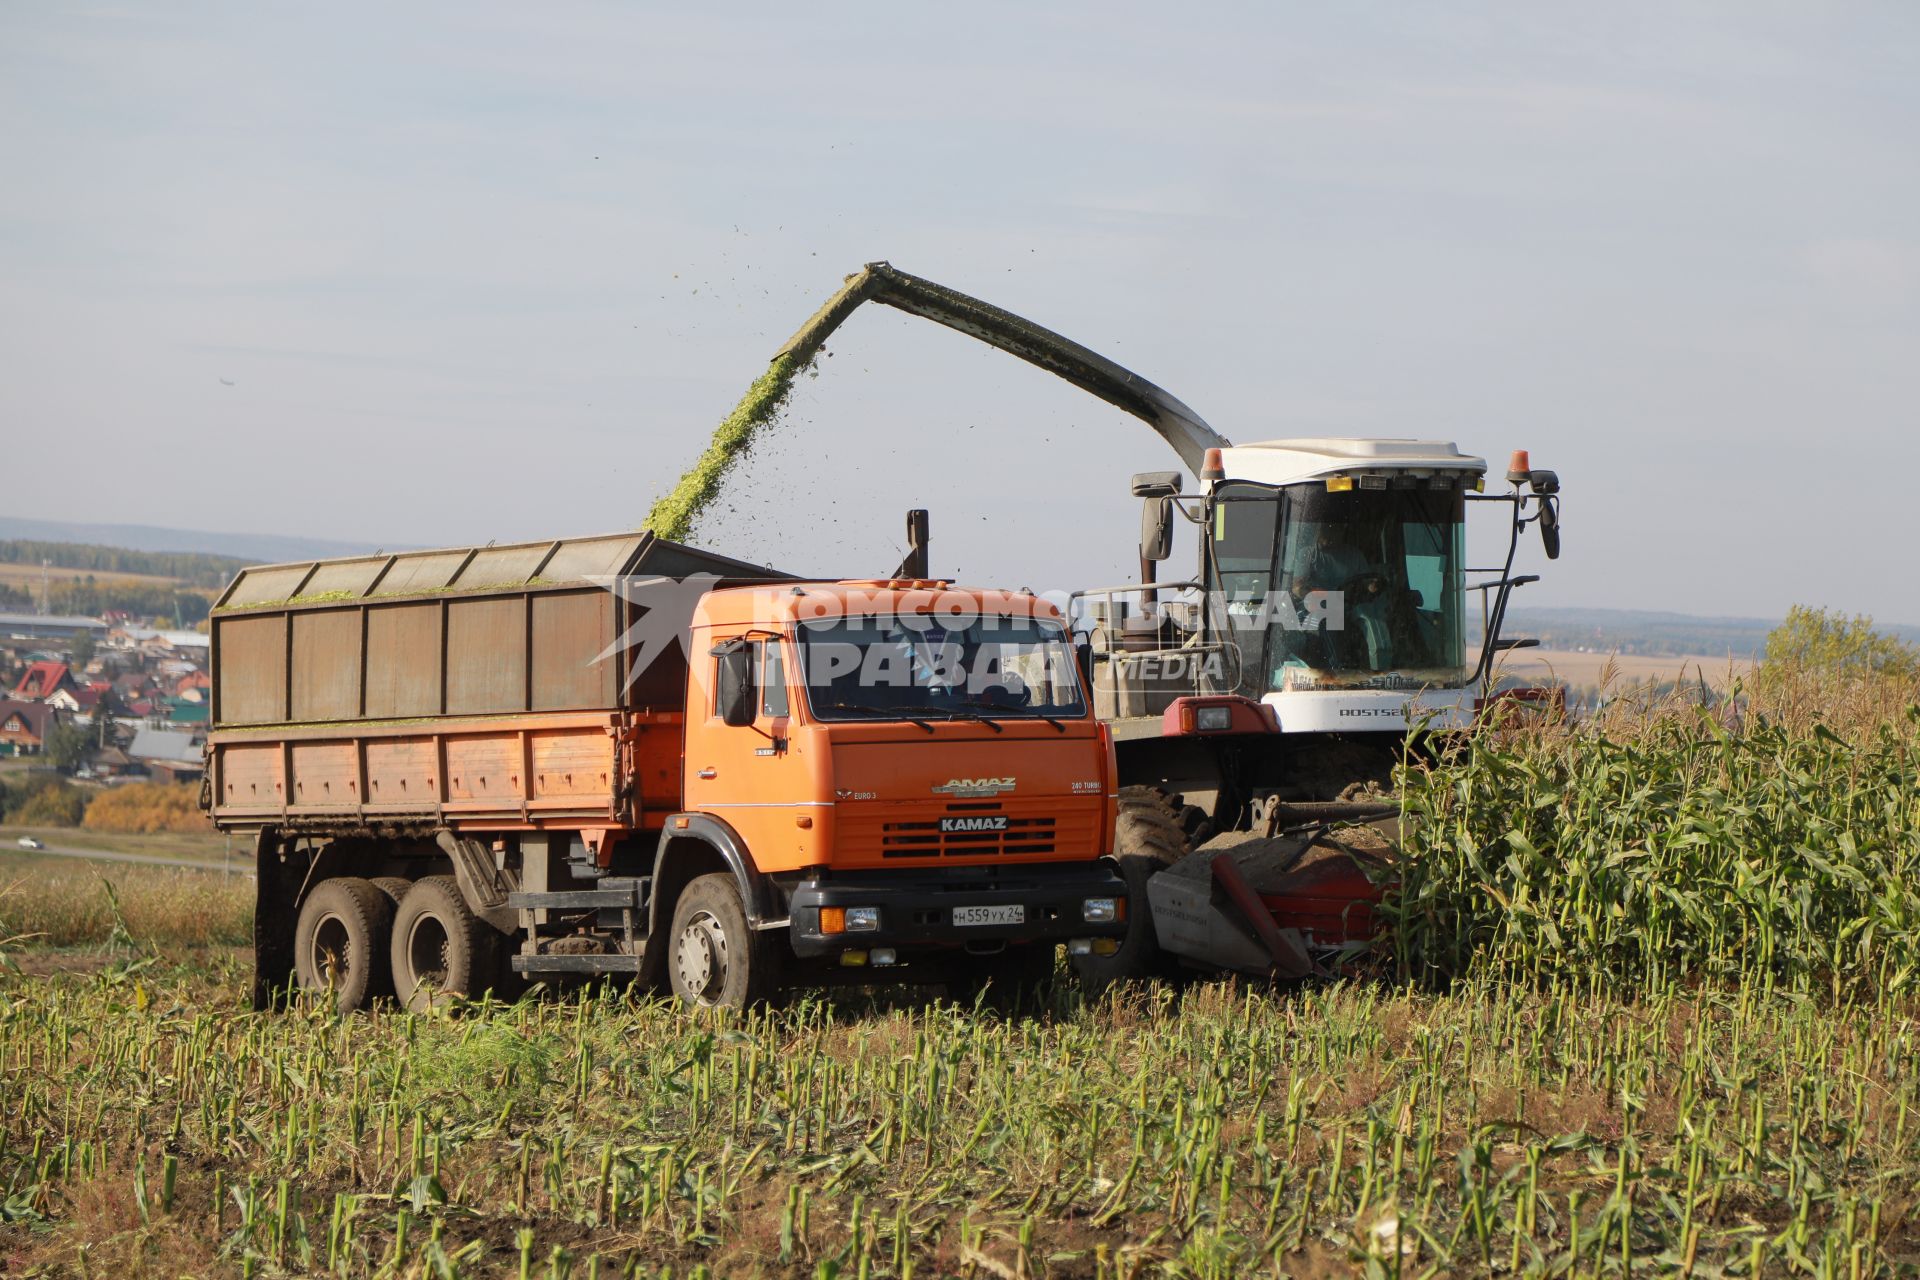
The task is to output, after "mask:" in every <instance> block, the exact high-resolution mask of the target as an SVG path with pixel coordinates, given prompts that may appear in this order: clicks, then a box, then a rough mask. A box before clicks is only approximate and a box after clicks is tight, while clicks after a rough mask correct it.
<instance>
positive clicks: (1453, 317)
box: [0, 3, 1920, 622]
mask: <svg viewBox="0 0 1920 1280" xmlns="http://www.w3.org/2000/svg"><path fill="white" fill-rule="evenodd" d="M718 9H719V7H717V6H697V7H684V8H671V7H655V6H640V5H606V6H594V5H554V6H527V5H516V6H475V5H461V6H453V5H447V6H439V7H432V6H419V7H415V6H407V7H400V6H378V7H374V6H355V5H329V6H308V7H304V8H299V9H295V8H292V7H279V6H261V5H204V6H192V5H180V6H166V7H164V8H162V7H158V6H139V7H127V8H112V7H93V6H87V5H76V4H62V5H53V4H34V3H16V4H13V5H10V6H8V7H7V8H6V9H5V10H4V11H3V12H0V37H3V38H0V119H4V121H5V127H4V128H0V173H4V174H6V175H8V176H7V179H6V181H4V182H0V351H4V352H5V353H6V354H5V361H6V376H5V378H4V379H0V422H3V423H4V424H5V436H6V440H7V443H8V444H9V445H10V446H11V447H10V448H9V450H8V453H9V455H10V456H12V457H14V458H16V459H17V458H19V457H21V456H23V455H22V452H21V446H22V445H23V444H24V443H26V442H29V441H34V440H54V441H58V442H59V444H60V446H61V449H62V452H63V454H64V455H65V456H66V457H67V458H69V459H71V460H72V462H73V464H74V465H75V466H76V467H77V468H78V471H79V476H78V478H76V473H75V471H73V470H68V471H64V472H62V473H60V474H61V479H60V480H59V482H57V483H56V482H54V481H53V479H52V477H51V476H48V477H46V478H44V479H43V478H41V477H40V476H39V475H35V476H33V478H30V479H28V480H27V481H26V482H25V483H22V482H21V481H20V478H19V476H18V474H17V473H16V474H15V475H14V476H12V477H10V479H11V480H12V481H13V483H10V484H9V485H8V486H7V495H8V496H7V507H8V510H9V513H10V514H15V515H22V516H37V517H44V518H53V519H59V518H71V519H85V520H102V519H118V520H123V521H128V522H142V523H152V524H176V525H182V526H188V527H200V528H218V529H229V530H271V531H276V532H286V533H297V534H305V535H309V536H315V537H333V538H353V539H363V540H367V541H372V542H376V543H391V544H396V545H397V544H412V545H423V544H437V543H457V542H467V541H485V540H487V539H500V540H508V539H517V538H532V537H543V536H550V535H557V534H561V533H583V532H594V531H599V530H603V529H613V528H622V527H629V526H631V525H633V524H635V523H636V522H637V521H638V520H639V519H641V518H642V517H643V516H644V514H645V512H646V510H647V508H648V506H649V505H650V503H651V501H652V499H653V498H654V497H655V496H656V495H657V494H658V493H659V492H660V491H662V490H663V489H665V488H666V487H667V486H668V485H670V484H671V483H672V481H673V480H674V478H675V477H676V476H677V475H678V474H679V472H680V470H681V468H682V467H683V466H684V465H685V464H686V463H687V462H688V461H689V460H690V459H691V458H692V457H693V456H694V455H695V454H696V453H697V452H698V450H699V449H700V448H701V447H702V445H703V443H704V440H705V436H706V433H707V431H708V430H709V429H710V428H711V426H712V424H713V423H714V422H715V421H717V420H718V419H719V418H720V416H721V415H722V414H724V413H725V412H726V410H727V409H728V408H729V407H730V406H731V405H732V403H733V401H734V400H735V398H736V397H737V396H738V395H739V393H740V391H741V390H742V389H743V388H744V387H745V386H746V384H747V383H748V382H749V381H750V380H751V379H752V378H753V377H755V376H756V375H757V374H758V373H759V372H760V371H761V369H762V368H763V367H764V364H765V361H766V359H767V358H768V357H769V356H770V355H771V354H772V352H773V350H774V349H775V348H776V347H777V346H778V345H779V343H780V342H781V341H782V340H783V339H784V338H785V336H786V335H787V334H788V333H789V332H790V331H791V330H792V329H793V328H794V327H795V326H797V325H798V324H799V322H800V321H801V320H802V319H804V318H805V317H806V315H807V314H808V313H809V312H810V311H811V310H812V309H813V307H814V306H815V305H817V303H818V302H819V301H820V300H821V299H822V298H823V297H824V296H825V295H826V294H827V293H829V292H831V291H832V289H833V288H835V287H836V286H837V284H838V282H839V280H840V278H841V276H843V275H844V274H845V273H847V272H849V271H852V270H854V269H855V268H857V267H858V266H859V265H860V264H861V263H862V262H864V261H868V260H870V259H875V258H883V257H884V258H889V259H891V260H892V261H893V262H895V263H896V264H897V265H899V266H901V267H904V268H906V269H907V270H910V271H914V272H917V273H919V274H922V275H926V276H930V277H932V278H934V279H936V280H940V281H942V282H945V283H949V284H952V285H954V286H956V287H958V288H961V289H964V290H966V291H968V292H972V293H975V294H978V295H981V296H984V297H986V298H989V299H991V300H993V301H995V302H998V303H1000V304H1002V305H1004V306H1007V307H1010V308H1011V309H1013V310H1016V311H1019V312H1022V313H1023V314H1026V315H1029V316H1031V317H1032V318H1034V319H1036V320H1038V321H1040V322H1042V323H1044V324H1047V325H1050V326H1051V327H1053V328H1056V329H1059V330H1061V331H1063V332H1065V333H1067V334H1069V335H1071V336H1073V337H1075V338H1077V339H1079V340H1081V341H1083V342H1085V343H1086V344H1088V345H1090V346H1092V347H1094V348H1096V349H1098V350H1101V351H1103V352H1105V353H1107V354H1109V355H1111V356H1113V357H1114V358H1116V359H1118V360H1120V361H1122V362H1123V363H1127V364H1130V365H1132V366H1133V367H1134V368H1135V369H1137V370H1138V371H1139V372H1141V373H1142V374H1144V375H1146V376H1147V377H1150V378H1152V379H1154V380H1155V381H1157V382H1159V383H1160V384H1161V385H1163V386H1165V387H1167V388H1169V389H1170V390H1172V391H1173V392H1174V393H1175V394H1177V395H1179V396H1181V397H1182V398H1183V399H1185V400H1186V401H1187V402H1188V403H1189V404H1191V405H1192V406H1194V407H1195V408H1196V409H1197V410H1199V411H1200V412H1201V413H1202V414H1203V415H1205V416H1206V417H1207V418H1208V419H1209V420H1210V421H1211V422H1212V423H1213V424H1214V425H1215V426H1216V427H1217V428H1218V429H1219V430H1221V431H1222V432H1223V433H1224V434H1226V435H1228V436H1230V437H1232V438H1234V439H1235V440H1237V441H1250V440H1258V439H1266V438H1273V437H1278V436H1286V435H1318V434H1354V435H1419V436H1428V435H1431V436H1438V437H1441V438H1447V439H1453V440H1457V441H1458V442H1459V443H1460V444H1461V445H1462V447H1464V448H1467V449H1469V450H1470V451H1473V452H1478V453H1482V454H1484V455H1486V456H1488V457H1490V458H1493V459H1495V460H1496V461H1497V460H1500V459H1504V457H1505V456H1506V453H1507V451H1508V450H1510V449H1512V448H1515V447H1521V446H1524V447H1528V448H1530V449H1531V450H1532V451H1533V454H1534V458H1535V462H1536V464H1537V465H1544V466H1554V467H1557V468H1558V469H1559V470H1560V471H1561V473H1562V476H1563V479H1564V481H1565V484H1566V491H1567V492H1566V511H1565V523H1566V538H1567V553H1566V555H1565V557H1564V558H1563V559H1562V560H1561V561H1559V562H1558V563H1557V564H1555V565H1554V566H1552V568H1551V569H1550V570H1549V571H1548V573H1547V577H1546V581H1545V582H1543V583H1542V585H1541V586H1539V587H1536V588H1531V589H1530V590H1531V591H1533V592H1535V593H1537V594H1535V595H1534V596H1533V599H1532V601H1531V602H1532V603H1535V604H1568V605H1572V604H1589V605H1604V606H1621V607H1640V608H1664V609H1676V610H1683V611H1687V612H1698V613H1727V614H1761V615H1765V614H1772V613H1778V612H1781V611H1783V610H1784V609H1785V608H1786V606H1787V605H1788V604H1790V603H1794V602H1807V603H1814V604H1823V605H1830V606H1834V607H1838V608H1842V609H1846V610H1848V611H1855V610H1858V611H1866V612H1870V613H1873V614H1875V615H1876V616H1878V617H1880V618H1882V619H1884V620H1887V621H1902V622H1917V621H1920V601H1917V600H1916V599H1915V598H1914V580H1915V579H1914V575H1913V573H1912V572H1911V570H1910V569H1909V568H1908V567H1907V565H1906V563H1905V558H1904V556H1902V555H1901V554H1900V553H1899V552H1898V550H1897V548H1899V547H1900V546H1903V545H1906V544H1907V543H1908V542H1909V541H1910V540H1911V534H1910V527H1909V525H1908V522H1907V519H1906V512H1907V510H1908V509H1909V507H1910V505H1911V504H1910V501H1909V500H1908V499H1907V495H1906V494H1905V493H1903V492H1901V491H1900V489H1898V488H1896V486H1898V485H1901V484H1906V483H1911V477H1913V476H1914V474H1915V473H1916V471H1920V467H1917V466H1916V464H1920V442H1917V441H1920V435H1916V432H1915V431H1914V426H1915V423H1914V421H1913V419H1914V416H1915V412H1916V409H1915V406H1916V405H1920V358H1916V351H1917V350H1920V347H1917V344H1916V339H1920V146H1916V142H1917V141H1920V111H1917V110H1916V97H1917V96H1920V78H1917V77H1915V76H1914V75H1913V68H1914V66H1915V65H1916V54H1917V53H1920V10H1916V9H1915V8H1913V7H1912V6H1901V5H1887V6H1864V5H1863V6H1848V7H1845V8H1844V9H1843V8H1842V7H1840V6H1830V5H1819V6H1815V5H1788V4H1760V5H1754V4H1740V5H1734V4H1724V5H1714V4H1703V5H1689V6H1671V5H1636V4H1626V5H1610V6H1573V5H1542V4H1514V5H1490V6H1475V7H1473V8H1471V9H1467V8H1461V7H1447V8H1446V9H1445V10H1443V9H1442V7H1440V6H1412V5H1402V6H1387V5H1352V6H1325V5H1311V6H1309V5H1282V6H1270V5H1262V6H1213V7H1207V8H1196V7H1192V6H1184V7H1173V8H1170V7H1168V6H1165V5H1100V6H1087V7H1067V6H1051V7H1046V8H1038V7H1034V6H1013V5H969V6H965V7H964V8H959V7H949V8H947V9H944V10H942V9H936V8H934V7H931V6H912V7H909V6H898V5H872V6H815V7H809V8H804V9H796V8H795V7H792V6H781V7H778V8H756V9H749V8H745V7H742V8H739V9H733V10H728V11H725V12H721V11H718ZM832 350H833V356H832V358H830V359H828V360H825V361H823V362H822V365H821V369H820V372H819V376H818V377H817V378H815V379H812V380H810V381H808V382H807V383H806V384H805V386H804V387H803V388H802V390H801V392H800V394H799V395H798V396H797V397H796V401H795V404H794V407H793V411H792V413H791V415H790V417H789V418H788V420H787V421H786V423H785V424H784V425H783V427H782V429H781V430H780V432H779V433H778V434H777V435H776V436H775V437H774V438H773V439H771V440H769V441H768V442H767V443H766V445H765V446H764V447H763V448H762V449H761V450H760V451H759V453H758V454H757V455H756V456H755V457H754V459H753V460H752V461H751V462H750V463H749V464H748V465H747V466H746V467H745V468H744V470H743V471H742V472H741V473H740V474H739V476H738V477H737V479H736V481H735V483H734V484H733V485H732V486H731V487H730V489H729V491H728V493H727V498H726V502H725V504H724V509H723V510H721V511H719V512H717V513H716V514H715V517H714V518H713V519H712V520H711V521H710V522H709V523H708V525H707V526H705V527H704V528H703V530H702V533H701V538H700V541H702V542H705V543H707V544H709V545H712V546H714V547H716V548H717V549H720V550H723V551H728V552H732V553H735V554H740V555H746V556H751V557H758V558H762V559H766V560H769V561H772V562H775V563H778V564H780V565H782V566H783V567H788V568H792V569H796V570H801V571H807V572H821V573H835V574H846V575H865V574H871V573H876V572H883V571H885V570H887V569H890V568H891V567H892V565H893V564H894V563H895V561H896V560H897V559H898V556H899V543H900V526H901V520H902V512H903V511H904V510H905V509H906V508H907V507H909V506H916V505H918V506H927V507H930V508H931V509H932V511H933V529H934V545H935V568H936V569H937V570H938V571H941V572H950V573H952V572H957V573H960V574H962V575H964V576H965V577H967V578H969V579H973V580H979V581H991V582H995V583H1000V584H1007V585H1028V586H1034V587H1045V588H1054V587H1062V586H1068V587H1070V586H1073V585H1079V584H1090V583H1095V582H1100V583H1104V582H1111V581H1116V580H1122V579H1125V578H1128V577H1131V576H1132V573H1133V568H1132V558H1133V550H1132V548H1133V539H1134V536H1135V530H1136V527H1137V510H1136V506H1135V504H1134V502H1133V500H1131V499H1130V498H1128V496H1127V493H1126V479H1127V476H1128V475H1129V474H1131V473H1132V472H1134V471H1141V470H1151V469H1158V468H1161V467H1164V466H1168V465H1172V455H1171V453H1170V452H1168V451H1167V450H1166V449H1165V447H1164V446H1163V445H1161V444H1160V442H1159V441H1158V439H1157V438H1156V437H1154V436H1153V435H1152V434H1151V433H1150V432H1148V431H1147V430H1146V429H1145V428H1144V427H1141V426H1139V425H1138V424H1137V423H1135V422H1134V421H1133V420H1132V419H1130V418H1127V417H1125V416H1124V415H1122V414H1120V413H1119V412H1118V411H1116V410H1112V409H1110V408H1108V407H1106V406H1104V405H1102V404H1100V403H1098V402H1097V401H1094V400H1092V399H1090V398H1088V397H1086V396H1085V395H1083V394H1082V393H1080V392H1077V391H1075V390H1073V389H1072V388H1070V387H1067V386H1066V385H1065V384H1061V383H1057V382H1055V381H1053V380H1051V379H1049V378H1048V377H1047V376H1046V375H1044V374H1041V373H1039V372H1037V371H1035V370H1032V369H1029V368H1028V367H1026V366H1024V365H1020V364H1018V363H1016V362H1014V361H1011V360H1009V359H1008V358H1006V357H1004V356H1000V355H998V354H996V353H993V352H990V351H987V350H986V349H985V348H981V347H978V346H977V345H975V344H971V343H968V342H966V341H965V340H963V339H961V338H958V337H957V336H955V335H952V334H949V333H947V332H945V331H943V330H939V329H936V328H933V327H931V326H928V325H926V324H924V323H921V322H917V321H913V320H910V319H908V318H906V317H904V316H901V315H899V314H897V313H894V312H885V311H877V310H876V311H873V312H871V313H865V314H861V315H858V316H856V317H855V318H854V319H853V320H852V321H851V322H850V323H849V324H848V325H847V327H846V328H845V329H844V330H843V331H842V334H841V335H840V337H839V338H838V339H837V340H836V341H835V343H834V344H833V347H832ZM222 379H225V380H227V381H229V382H232V383H233V384H234V385H232V386H227V385H224V383H223V382H222ZM27 456H32V457H35V458H39V457H43V456H45V454H44V451H43V450H41V449H38V448H34V449H31V450H29V451H27ZM89 467H91V468H94V469H97V470H98V471H99V472H100V473H101V474H100V475H99V477H98V478H87V477H86V476H85V472H86V470H87V469H88V468H89ZM1177 554H1178V555H1179V556H1181V557H1183V558H1184V557H1186V556H1187V555H1188V554H1189V552H1188V549H1187V548H1186V547H1185V546H1183V547H1182V548H1181V549H1180V551H1178V552H1177ZM1536 558H1537V556H1536ZM1182 562H1184V559H1183V561H1182Z"/></svg>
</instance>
